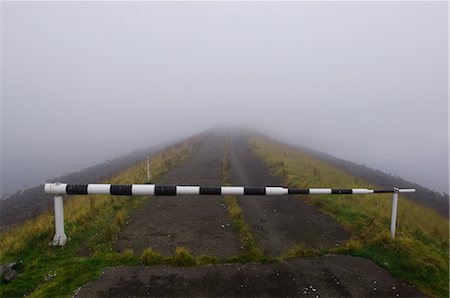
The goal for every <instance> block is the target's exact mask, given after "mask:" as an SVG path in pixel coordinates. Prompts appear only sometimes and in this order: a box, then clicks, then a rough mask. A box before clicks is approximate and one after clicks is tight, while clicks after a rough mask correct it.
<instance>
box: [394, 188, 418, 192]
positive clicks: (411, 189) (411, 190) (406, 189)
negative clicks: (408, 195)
mask: <svg viewBox="0 0 450 298" xmlns="http://www.w3.org/2000/svg"><path fill="white" fill-rule="evenodd" d="M397 191H398V192H416V190H415V189H414V188H397Z"/></svg>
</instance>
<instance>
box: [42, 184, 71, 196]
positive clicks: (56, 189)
mask: <svg viewBox="0 0 450 298" xmlns="http://www.w3.org/2000/svg"><path fill="white" fill-rule="evenodd" d="M66 187H67V183H59V182H56V183H45V186H44V191H45V193H52V194H66Z"/></svg>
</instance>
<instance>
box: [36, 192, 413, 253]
mask: <svg viewBox="0 0 450 298" xmlns="http://www.w3.org/2000/svg"><path fill="white" fill-rule="evenodd" d="M44 191H45V192H46V193H48V194H53V195H55V226H56V233H55V237H54V238H53V244H54V245H64V244H65V243H66V241H67V236H66V234H65V232H64V207H63V206H64V205H63V197H62V196H63V195H115V196H120V195H123V196H176V195H200V196H202V195H208V196H211V195H235V196H265V195H267V196H273V195H343V194H347V195H350V194H358V195H363V194H377V193H392V194H393V198H392V218H391V235H392V237H393V238H394V237H395V227H396V222H397V205H398V194H399V193H406V192H415V191H416V190H415V189H399V188H394V189H392V190H374V189H367V188H352V189H331V188H286V187H281V186H266V187H243V186H219V187H203V186H175V185H154V184H128V185H114V184H66V183H47V184H45V186H44Z"/></svg>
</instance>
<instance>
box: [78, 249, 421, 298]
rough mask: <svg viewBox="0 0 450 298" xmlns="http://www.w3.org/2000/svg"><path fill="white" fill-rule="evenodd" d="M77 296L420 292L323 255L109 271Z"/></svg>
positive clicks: (360, 263)
mask: <svg viewBox="0 0 450 298" xmlns="http://www.w3.org/2000/svg"><path fill="white" fill-rule="evenodd" d="M343 264H345V266H342V265H343ZM362 273H363V274H362ZM77 296H79V297H130V296H134V297H144V296H152V297H155V296H156V297H180V296H183V297H196V296H201V297H224V296H227V297H267V296H271V297H288V296H289V297H298V296H306V297H418V296H420V293H419V292H418V291H417V290H416V289H415V288H414V287H413V286H411V285H408V284H405V283H402V282H399V281H398V280H396V279H395V278H393V277H392V276H391V275H390V274H389V273H388V272H387V271H386V270H385V269H382V268H380V267H378V266H377V265H376V264H374V263H373V262H372V261H369V260H366V259H362V258H357V257H348V256H326V257H322V258H314V259H302V260H295V261H290V262H284V263H277V264H223V265H208V266H198V267H188V268H177V267H166V266H155V267H144V266H139V267H115V268H109V269H107V270H106V271H104V272H103V274H102V275H101V277H100V279H99V280H98V281H96V282H94V283H90V284H88V285H86V286H85V287H83V288H81V289H80V290H79V292H78V295H77Z"/></svg>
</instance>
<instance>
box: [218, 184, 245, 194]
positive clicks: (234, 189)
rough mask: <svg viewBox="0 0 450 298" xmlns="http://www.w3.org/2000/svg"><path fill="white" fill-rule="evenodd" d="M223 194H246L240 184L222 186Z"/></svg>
mask: <svg viewBox="0 0 450 298" xmlns="http://www.w3.org/2000/svg"><path fill="white" fill-rule="evenodd" d="M221 192H222V195H236V196H241V195H243V194H244V188H243V187H239V186H222V187H221Z"/></svg>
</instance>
